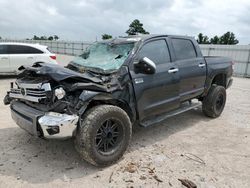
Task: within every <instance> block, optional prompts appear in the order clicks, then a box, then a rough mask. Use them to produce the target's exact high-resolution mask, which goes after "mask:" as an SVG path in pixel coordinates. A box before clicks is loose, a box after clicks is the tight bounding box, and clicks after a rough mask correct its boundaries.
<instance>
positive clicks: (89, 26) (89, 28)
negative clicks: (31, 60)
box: [0, 0, 250, 44]
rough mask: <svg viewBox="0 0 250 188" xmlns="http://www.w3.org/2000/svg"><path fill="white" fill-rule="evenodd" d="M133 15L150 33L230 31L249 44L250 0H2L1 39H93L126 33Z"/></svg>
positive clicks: (180, 33) (186, 33)
mask: <svg viewBox="0 0 250 188" xmlns="http://www.w3.org/2000/svg"><path fill="white" fill-rule="evenodd" d="M134 19H139V20H140V21H141V22H142V23H143V27H144V29H145V30H146V31H148V32H150V33H152V34H178V35H190V36H197V35H198V33H203V34H205V35H207V36H209V37H213V36H214V35H219V36H220V35H222V34H223V33H225V32H227V31H232V32H234V33H235V35H236V37H237V39H238V40H239V41H240V44H250V0H207V1H205V0H190V1H189V0H132V1H129V0H0V36H1V37H2V38H12V39H25V38H32V37H33V35H37V36H41V35H45V36H49V35H58V36H59V37H60V39H62V40H76V41H95V40H96V38H97V39H98V40H100V39H101V35H102V34H104V33H107V34H111V35H112V36H113V37H116V36H125V35H126V33H125V32H126V30H127V29H128V26H129V24H130V23H131V22H132V21H133V20H134Z"/></svg>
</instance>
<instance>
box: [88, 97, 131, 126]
mask: <svg viewBox="0 0 250 188" xmlns="http://www.w3.org/2000/svg"><path fill="white" fill-rule="evenodd" d="M102 104H109V105H114V106H118V107H120V108H121V109H123V110H124V111H125V112H126V113H127V114H128V116H129V118H130V121H131V123H133V122H134V121H135V115H134V114H133V112H132V110H131V108H130V107H129V105H128V104H127V103H125V102H122V101H120V100H115V99H110V100H92V101H90V103H89V105H88V107H87V109H86V111H87V110H89V109H90V108H92V107H94V106H97V105H102Z"/></svg>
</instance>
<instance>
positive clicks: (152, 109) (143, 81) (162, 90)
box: [130, 38, 180, 121]
mask: <svg viewBox="0 0 250 188" xmlns="http://www.w3.org/2000/svg"><path fill="white" fill-rule="evenodd" d="M144 57H147V58H149V59H150V60H152V61H153V62H154V63H155V64H156V72H155V74H152V75H147V74H141V73H138V74H136V73H135V72H134V70H133V68H131V70H130V74H131V77H132V79H133V87H134V90H135V97H136V100H137V110H138V114H139V119H140V120H141V121H142V120H143V119H145V118H149V117H150V116H153V115H157V114H161V113H164V112H167V111H170V110H173V109H176V108H178V107H179V105H180V97H179V73H178V68H177V66H176V65H175V63H173V62H171V58H170V54H169V49H168V45H167V42H166V40H165V38H160V39H154V40H151V41H148V42H147V43H145V44H144V45H143V46H142V47H141V49H140V50H139V52H138V53H137V55H136V57H135V60H134V61H133V62H138V61H139V59H141V58H144Z"/></svg>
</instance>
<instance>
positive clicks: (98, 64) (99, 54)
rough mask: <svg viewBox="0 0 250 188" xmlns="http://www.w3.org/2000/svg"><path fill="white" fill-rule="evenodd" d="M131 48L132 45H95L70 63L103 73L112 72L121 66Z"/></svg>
mask: <svg viewBox="0 0 250 188" xmlns="http://www.w3.org/2000/svg"><path fill="white" fill-rule="evenodd" d="M133 48H134V43H119V44H114V43H95V44H93V45H91V46H90V47H89V48H87V49H86V51H85V52H84V53H83V54H82V55H80V56H78V57H77V58H76V59H74V60H73V62H72V63H74V64H77V66H80V67H85V68H94V69H97V70H98V69H100V70H103V71H105V72H106V71H114V70H117V69H119V68H120V67H121V66H122V64H123V63H124V61H125V60H126V58H127V57H128V55H129V53H130V51H131V50H132V49H133Z"/></svg>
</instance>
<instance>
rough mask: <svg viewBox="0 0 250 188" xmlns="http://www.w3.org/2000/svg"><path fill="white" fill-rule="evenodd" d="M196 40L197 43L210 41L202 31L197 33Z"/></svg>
mask: <svg viewBox="0 0 250 188" xmlns="http://www.w3.org/2000/svg"><path fill="white" fill-rule="evenodd" d="M197 42H198V43H199V44H209V43H210V42H209V38H208V36H206V35H203V34H202V33H199V34H198V39H197Z"/></svg>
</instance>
